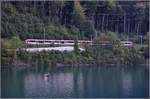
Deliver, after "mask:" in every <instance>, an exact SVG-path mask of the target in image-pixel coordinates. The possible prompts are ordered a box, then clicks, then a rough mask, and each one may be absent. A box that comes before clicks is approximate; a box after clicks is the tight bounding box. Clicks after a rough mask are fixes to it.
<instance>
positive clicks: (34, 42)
mask: <svg viewBox="0 0 150 99" xmlns="http://www.w3.org/2000/svg"><path fill="white" fill-rule="evenodd" d="M120 43H121V44H122V45H124V46H133V42H132V41H121V42H120ZM25 44H27V45H60V46H61V45H62V46H73V45H74V44H75V40H46V39H26V40H25ZM77 44H78V45H96V44H94V41H92V40H77ZM98 45H113V43H111V42H110V41H101V42H99V43H98Z"/></svg>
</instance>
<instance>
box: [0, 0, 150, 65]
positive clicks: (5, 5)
mask: <svg viewBox="0 0 150 99" xmlns="http://www.w3.org/2000/svg"><path fill="white" fill-rule="evenodd" d="M1 37H2V40H1V44H2V46H1V47H2V50H1V53H2V55H1V56H2V58H1V62H2V65H3V64H4V65H5V64H7V65H10V64H19V63H25V64H26V63H29V64H31V63H35V62H43V63H46V62H48V63H49V64H56V63H62V64H139V63H148V60H149V54H148V53H149V43H148V42H149V2H148V1H144V0H141V1H111V0H108V1H78V0H76V1H46V0H45V1H2V2H1ZM30 38H33V39H72V40H81V39H82V40H87V39H89V40H91V39H93V42H94V44H98V43H99V42H100V41H110V42H112V43H113V44H112V45H113V46H111V47H109V48H107V47H105V46H104V47H103V46H92V47H91V46H90V47H89V46H84V48H85V49H86V51H85V52H82V53H80V52H79V51H78V47H74V48H75V51H73V52H71V53H61V52H57V51H52V52H45V51H43V52H36V54H35V53H29V52H26V51H23V50H19V51H18V49H22V48H25V47H27V46H28V45H25V44H24V43H23V42H22V41H24V40H25V39H30ZM123 40H131V41H132V42H133V44H134V46H133V47H131V48H126V47H124V46H122V45H121V44H120V41H123ZM77 45H78V44H77ZM28 47H29V46H28ZM32 47H33V46H32ZM36 47H39V46H36ZM76 49H77V50H76Z"/></svg>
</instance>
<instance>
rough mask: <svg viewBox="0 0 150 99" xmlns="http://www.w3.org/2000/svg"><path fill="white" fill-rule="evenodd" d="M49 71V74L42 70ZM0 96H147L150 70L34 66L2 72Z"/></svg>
mask: <svg viewBox="0 0 150 99" xmlns="http://www.w3.org/2000/svg"><path fill="white" fill-rule="evenodd" d="M47 72H50V76H49V77H48V78H45V77H44V73H47ZM1 73H2V74H1V87H2V88H1V95H2V97H15V98H16V97H37V98H39V97H41V98H47V97H48V98H50V97H72V98H73V97H74V98H75V97H84V98H86V97H87V98H101V97H103V98H104V97H105V98H108V97H113V98H116V97H118V98H119V97H140V98H142V97H148V96H149V95H148V93H149V71H148V69H146V68H145V67H144V66H136V67H126V68H120V67H79V68H78V67H76V68H71V67H70V68H69V67H65V68H59V69H54V70H50V69H49V68H39V67H35V68H32V69H26V70H15V69H12V70H10V69H5V70H2V72H1Z"/></svg>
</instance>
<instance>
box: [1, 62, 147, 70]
mask: <svg viewBox="0 0 150 99" xmlns="http://www.w3.org/2000/svg"><path fill="white" fill-rule="evenodd" d="M34 65H36V64H35V63H30V64H29V63H19V64H6V65H1V69H7V68H16V69H26V68H30V67H34ZM41 65H44V64H41ZM123 65H124V66H126V65H130V66H134V65H140V66H145V67H147V68H149V64H61V63H56V64H55V65H54V68H63V67H91V66H93V67H116V66H123ZM48 66H50V65H48Z"/></svg>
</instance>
